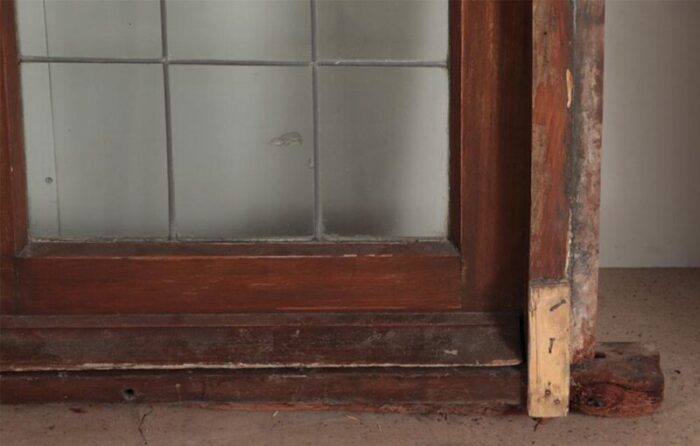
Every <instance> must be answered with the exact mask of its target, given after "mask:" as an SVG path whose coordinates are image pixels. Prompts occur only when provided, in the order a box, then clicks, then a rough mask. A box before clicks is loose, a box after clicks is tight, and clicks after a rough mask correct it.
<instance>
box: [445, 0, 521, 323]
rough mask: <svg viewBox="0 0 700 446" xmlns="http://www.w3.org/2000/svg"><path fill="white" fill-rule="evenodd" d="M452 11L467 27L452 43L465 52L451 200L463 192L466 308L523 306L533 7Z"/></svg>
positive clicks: (459, 68)
mask: <svg viewBox="0 0 700 446" xmlns="http://www.w3.org/2000/svg"><path fill="white" fill-rule="evenodd" d="M453 10H457V11H461V15H462V21H461V22H462V24H463V25H462V26H461V27H456V28H455V29H456V31H455V32H459V33H460V35H461V45H457V44H454V43H453V48H456V49H457V50H461V54H455V53H454V52H453V54H452V59H451V63H452V67H453V69H452V76H453V80H454V77H455V76H460V79H461V83H460V85H456V81H453V83H452V88H453V94H459V95H460V96H459V103H458V105H454V107H453V120H452V125H453V129H452V130H453V138H455V139H457V138H458V141H459V142H460V143H461V147H462V153H461V159H459V160H457V161H459V162H460V164H459V168H460V172H461V174H460V175H453V183H452V190H453V195H452V197H451V198H452V200H453V202H454V201H455V200H456V199H457V196H456V195H457V192H456V189H457V187H459V194H460V196H459V199H460V203H461V206H459V207H456V208H455V209H459V210H460V216H461V222H460V229H459V233H458V234H459V246H461V247H462V253H463V256H464V264H463V274H464V283H465V295H464V301H463V308H464V309H465V310H468V311H486V310H496V309H504V308H521V307H522V305H523V304H524V302H525V298H526V297H525V296H526V295H527V263H528V225H529V184H530V170H529V169H530V167H529V166H530V161H529V159H530V120H531V115H530V114H531V108H530V72H529V66H530V58H531V56H530V52H531V51H530V50H531V48H530V40H531V37H530V29H531V8H530V3H529V2H521V1H515V2H501V1H494V2H490V1H489V2H483V1H479V2H474V1H464V2H459V3H458V5H454V6H453ZM455 20H456V19H455ZM453 23H454V21H453ZM456 39H457V37H454V38H453V42H454V41H455V40H456ZM456 177H459V179H460V181H459V182H457V181H454V178H456ZM455 206H456V205H455ZM454 226H456V220H454V221H453V227H454Z"/></svg>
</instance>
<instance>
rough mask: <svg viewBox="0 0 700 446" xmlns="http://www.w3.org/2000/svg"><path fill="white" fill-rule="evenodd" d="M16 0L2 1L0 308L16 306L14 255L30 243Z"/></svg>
mask: <svg viewBox="0 0 700 446" xmlns="http://www.w3.org/2000/svg"><path fill="white" fill-rule="evenodd" d="M17 61H18V59H17V31H16V27H15V7H14V2H13V1H1V2H0V307H1V308H2V310H3V311H12V310H13V309H14V308H15V305H16V298H17V295H16V289H15V264H14V256H15V254H16V253H17V252H19V251H20V250H21V249H22V248H23V247H24V245H25V244H26V242H27V203H26V201H27V200H26V193H25V170H24V143H23V130H22V113H21V111H20V110H21V106H20V98H19V91H20V80H19V67H18V63H17Z"/></svg>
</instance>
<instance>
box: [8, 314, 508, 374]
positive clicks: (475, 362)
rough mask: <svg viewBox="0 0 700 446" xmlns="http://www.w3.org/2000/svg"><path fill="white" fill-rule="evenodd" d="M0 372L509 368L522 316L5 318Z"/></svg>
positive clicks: (318, 315)
mask: <svg viewBox="0 0 700 446" xmlns="http://www.w3.org/2000/svg"><path fill="white" fill-rule="evenodd" d="M0 327H1V329H2V338H0V370H1V371H38V370H96V369H108V370H109V369H134V368H140V369H143V368H152V369H153V368H179V369H195V368H270V367H361V366H382V367H388V366H402V367H406V366H422V367H425V366H436V367H437V366H442V367H444V366H504V365H517V364H520V363H521V362H522V351H521V346H520V336H521V331H520V320H519V315H518V314H515V313H513V314H490V315H489V314H483V313H418V314H412V313H385V314H364V315H363V314H347V313H346V314H342V313H336V314H294V313H290V314H238V315H235V314H233V315H173V316H165V315H159V316H138V315H135V316H14V317H12V316H2V317H0Z"/></svg>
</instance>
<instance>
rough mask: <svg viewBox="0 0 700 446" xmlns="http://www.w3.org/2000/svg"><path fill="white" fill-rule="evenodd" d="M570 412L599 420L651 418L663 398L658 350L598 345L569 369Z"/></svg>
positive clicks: (626, 344) (637, 345)
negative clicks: (609, 418) (600, 418)
mask: <svg viewBox="0 0 700 446" xmlns="http://www.w3.org/2000/svg"><path fill="white" fill-rule="evenodd" d="M571 380H572V382H571V410H572V411H576V412H580V413H583V414H586V415H595V416H602V417H638V416H645V415H651V414H653V413H654V412H655V411H656V410H657V409H658V408H659V407H660V405H661V401H662V400H663V395H664V376H663V373H662V372H661V364H660V356H659V352H658V350H657V349H656V348H655V347H654V346H653V345H651V344H642V343H637V342H610V343H600V344H598V347H597V348H596V354H595V357H594V358H593V359H590V360H587V361H583V362H581V363H579V364H574V365H573V366H572V368H571Z"/></svg>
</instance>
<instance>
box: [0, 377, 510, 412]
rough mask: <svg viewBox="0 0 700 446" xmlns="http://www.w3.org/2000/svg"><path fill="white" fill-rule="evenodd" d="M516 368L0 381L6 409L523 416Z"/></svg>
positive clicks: (16, 379) (11, 378)
mask: <svg viewBox="0 0 700 446" xmlns="http://www.w3.org/2000/svg"><path fill="white" fill-rule="evenodd" d="M523 392H524V388H523V377H522V371H521V369H520V368H517V367H499V368H441V369H430V368H417V369H416V368H393V369H392V368H388V369H387V368H384V369H375V368H371V369H366V368H364V369H363V368H359V369H317V370H290V369H283V370H197V371H192V370H190V371H186V370H182V371H130V372H62V373H56V372H33V373H3V374H1V375H0V400H1V401H2V403H5V404H17V403H48V402H120V401H129V402H135V403H156V402H160V403H162V402H205V403H207V404H211V403H217V402H218V403H230V405H228V404H227V406H225V407H231V408H235V407H240V408H248V409H250V408H254V409H269V408H280V407H288V408H297V409H298V408H302V409H346V410H362V411H379V412H438V411H440V412H455V413H468V414H480V415H494V414H512V413H522V412H523Z"/></svg>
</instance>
